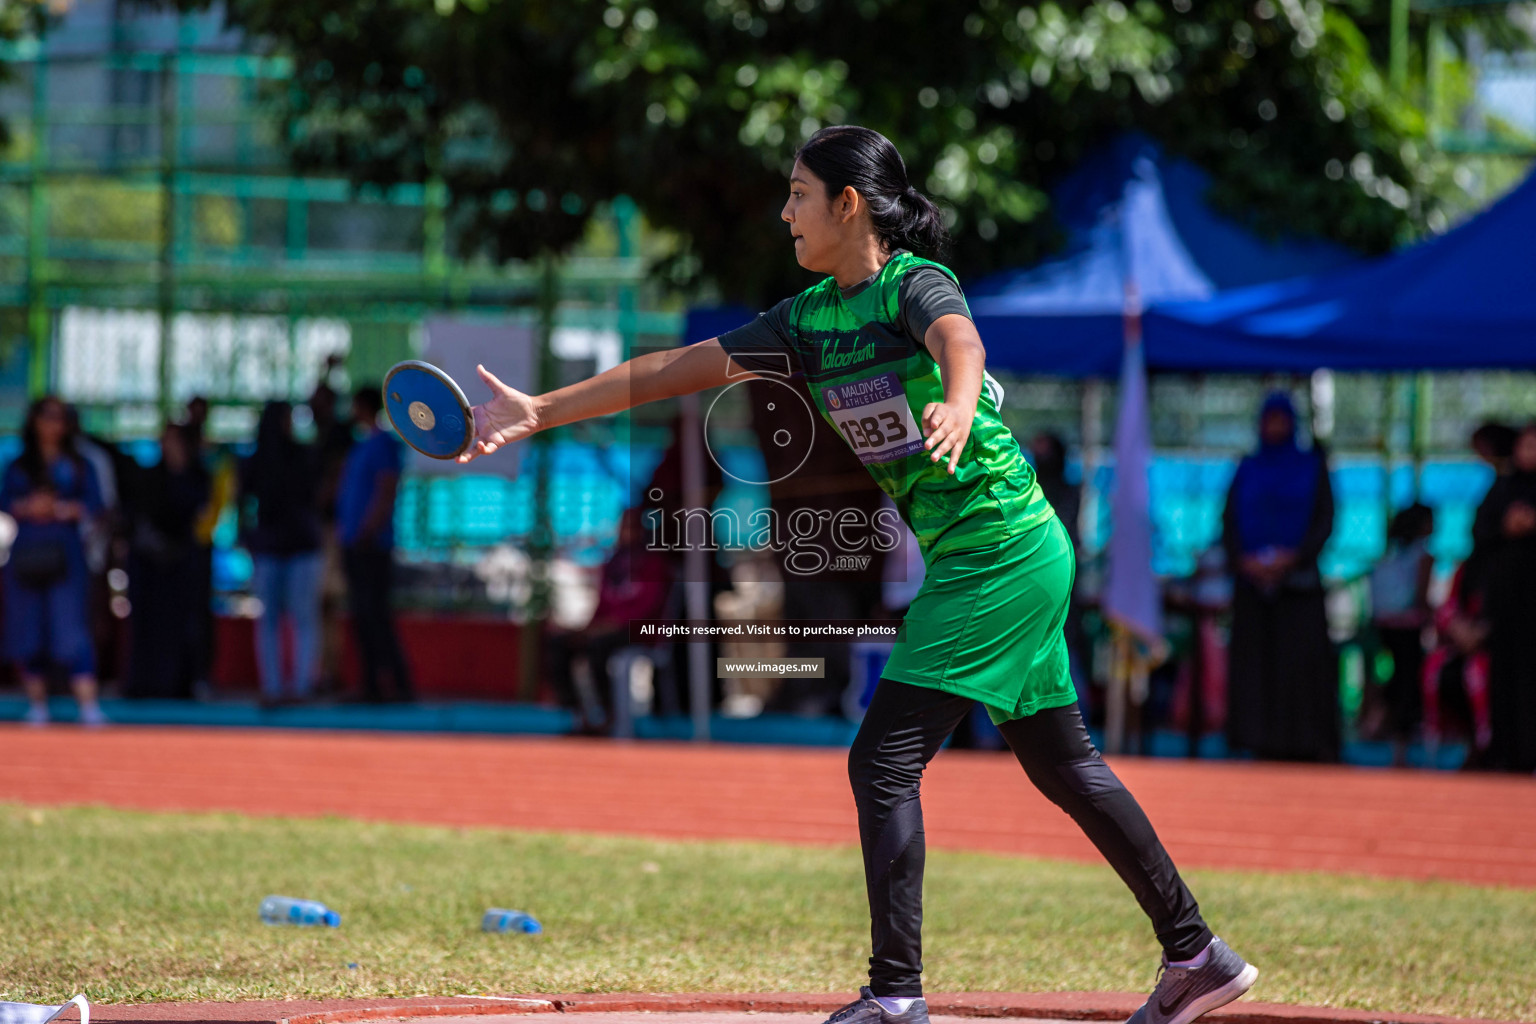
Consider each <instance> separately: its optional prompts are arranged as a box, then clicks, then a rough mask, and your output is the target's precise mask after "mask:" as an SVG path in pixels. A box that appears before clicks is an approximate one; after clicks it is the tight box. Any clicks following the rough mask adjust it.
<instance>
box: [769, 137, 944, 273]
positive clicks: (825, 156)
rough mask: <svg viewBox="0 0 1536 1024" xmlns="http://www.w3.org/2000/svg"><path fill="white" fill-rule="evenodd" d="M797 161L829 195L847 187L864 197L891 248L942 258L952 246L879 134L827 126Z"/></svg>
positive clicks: (934, 209) (935, 211)
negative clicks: (814, 176)
mask: <svg viewBox="0 0 1536 1024" xmlns="http://www.w3.org/2000/svg"><path fill="white" fill-rule="evenodd" d="M795 159H797V160H799V161H800V162H801V163H803V164H805V166H806V167H808V168H810V170H811V173H813V174H815V175H816V177H818V178H820V179H821V180H822V181H823V182H825V183H826V186H827V195H828V197H831V196H835V195H837V194H838V193H840V192H842V190H843V189H845V188H848V187H852V188H853V190H854V191H855V192H857V193H858V194H859V195H860V196H862V197H863V199H864V203H865V205H866V206H868V207H869V219H870V221H871V222H873V224H874V227H875V234H876V235H877V236H879V238H880V244H881V245H883V246H884V247H885V248H886V249H887V250H891V251H894V250H896V249H910V250H912V251H913V252H915V253H917V254H918V255H921V256H928V257H932V258H940V257H942V256H943V255H944V253H945V251H946V250H947V249H948V248H949V231H948V230H947V229H946V228H945V227H944V215H943V213H941V212H940V211H939V208H938V206H936V205H934V202H933V200H932V199H929V198H928V197H927V196H925V195H923V194H922V193H921V192H919V191H918V190H917V189H915V188H913V187H912V185H911V184H910V183H909V182H908V181H907V165H906V163H905V162H904V161H903V160H902V159H901V154H900V153H898V152H897V151H896V147H895V146H894V145H892V143H891V140H890V139H887V138H886V137H885V136H884V135H881V134H880V133H879V132H877V131H873V130H871V129H869V128H860V127H858V126H856V125H833V126H832V127H828V128H823V129H821V130H820V131H818V132H816V133H815V134H814V135H812V136H811V137H810V138H809V139H807V140H806V142H805V145H803V146H801V147H800V151H799V152H797V153H796V154H795Z"/></svg>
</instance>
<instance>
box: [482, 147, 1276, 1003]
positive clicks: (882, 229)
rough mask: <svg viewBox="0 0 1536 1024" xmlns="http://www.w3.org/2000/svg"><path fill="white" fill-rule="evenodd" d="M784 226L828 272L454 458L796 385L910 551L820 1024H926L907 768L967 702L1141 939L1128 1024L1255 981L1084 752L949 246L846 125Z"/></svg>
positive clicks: (1047, 525) (809, 161) (787, 208)
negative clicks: (851, 936)
mask: <svg viewBox="0 0 1536 1024" xmlns="http://www.w3.org/2000/svg"><path fill="white" fill-rule="evenodd" d="M782 216H783V219H784V221H785V222H786V223H787V224H788V225H789V232H790V235H791V236H792V237H793V239H794V247H795V258H796V259H797V260H799V262H800V265H801V266H803V267H805V268H806V269H807V270H811V271H814V272H817V273H821V274H826V275H828V276H827V277H826V278H825V279H824V280H822V281H821V282H820V283H819V284H816V285H813V286H812V287H810V288H808V289H806V290H805V291H803V292H801V293H800V294H799V295H797V296H795V297H793V298H790V299H785V300H784V301H783V302H780V303H779V304H778V305H776V306H774V307H773V308H772V309H770V310H769V311H768V312H767V313H764V314H762V315H761V316H759V317H758V318H757V320H755V321H754V322H752V323H750V324H747V325H746V326H744V327H741V328H739V329H737V330H734V331H730V332H728V333H726V334H724V335H721V336H720V337H718V338H712V339H710V340H708V341H703V342H699V343H698V344H695V345H689V346H685V347H681V348H677V349H673V350H670V351H665V352H656V353H652V354H648V355H644V356H639V357H637V358H635V359H631V360H629V361H627V362H625V363H622V364H620V365H619V366H616V367H614V368H613V369H611V370H608V371H605V372H604V373H601V374H598V375H597V376H595V377H592V378H590V379H588V380H585V381H582V382H580V383H577V384H572V385H571V386H569V387H564V388H560V389H559V390H557V391H551V392H549V393H547V394H543V395H526V394H523V393H521V392H519V391H517V390H515V389H513V388H510V387H507V386H506V385H505V384H503V383H501V382H500V381H499V380H497V379H496V378H495V377H494V376H492V375H491V374H490V373H489V372H488V371H486V370H485V369H484V367H481V368H480V375H481V377H482V378H483V379H484V380H485V383H486V384H487V385H488V386H489V387H490V389H491V391H492V392H493V397H492V398H491V399H490V400H489V401H488V402H486V403H485V404H484V405H480V406H476V407H475V409H474V419H475V439H474V441H472V442H471V447H470V449H469V451H467V452H465V454H464V455H462V456H460V460H461V461H465V462H467V461H469V460H471V459H473V458H476V457H478V456H481V455H486V454H489V453H491V452H494V451H495V450H496V449H498V448H500V447H501V446H502V445H506V444H511V443H513V442H515V441H517V440H520V439H521V438H525V437H527V436H528V435H530V434H532V433H534V432H535V431H539V430H546V429H548V428H550V427H556V426H559V425H561V424H565V423H571V422H573V421H576V420H581V419H586V418H588V417H591V416H605V415H609V414H612V413H617V412H619V411H621V410H623V409H626V408H629V407H631V406H633V405H639V404H642V403H644V402H650V401H654V400H656V399H661V398H670V397H675V396H678V395H684V394H688V393H690V392H694V391H701V390H704V389H706V388H712V387H720V386H724V385H727V384H730V383H732V382H734V381H736V380H740V379H741V378H742V377H743V376H745V375H748V374H751V373H753V372H754V371H755V372H757V373H758V374H759V375H767V374H774V375H776V376H778V377H780V378H782V377H785V376H787V375H788V373H789V372H796V371H797V372H800V373H803V374H804V378H805V381H806V385H807V387H808V389H809V391H810V396H811V398H812V400H813V401H814V402H815V403H816V406H817V407H818V409H819V411H820V412H821V414H822V415H823V416H824V417H826V419H827V420H828V421H829V422H831V423H832V424H833V425H834V426H835V427H837V428H838V430H839V432H840V433H841V434H842V436H843V437H844V438H845V439H846V440H847V441H848V442H849V444H850V445H851V446H852V447H853V449H854V452H855V454H857V455H858V456H859V458H860V460H861V461H862V462H863V463H864V464H865V467H866V468H867V469H868V470H869V472H870V474H871V475H872V476H873V477H874V478H875V481H876V482H877V483H878V484H879V485H880V487H881V488H882V489H883V490H884V491H885V492H886V493H887V494H888V495H890V497H891V499H892V500H893V501H894V502H895V504H896V507H897V509H898V510H899V511H900V513H901V515H902V517H903V519H905V520H906V522H907V523H908V525H909V526H911V528H912V530H913V532H914V533H915V534H916V536H917V539H918V544H919V546H920V548H921V550H922V552H923V557H924V561H925V563H926V566H927V573H926V575H925V577H924V580H923V584H922V588H921V590H920V591H919V592H918V595H917V597H916V598H915V600H914V601H913V602H912V605H911V609H910V611H909V612H908V613H907V616H906V620H905V627H904V636H903V637H902V638H900V639H899V640H898V642H897V643H896V645H895V649H894V651H893V652H892V654H891V657H890V661H889V663H888V664H887V666H886V669H885V672H884V673H883V675H882V677H881V680H880V684H879V686H878V687H876V689H875V693H874V696H873V698H872V700H871V702H870V706H869V711H868V713H867V714H866V715H865V717H864V722H863V724H862V725H861V726H860V728H859V733H858V736H857V738H856V739H855V740H854V742H853V748H852V750H851V751H850V752H849V757H848V777H849V780H850V782H851V783H852V785H853V794H854V800H855V802H856V804H857V807H858V815H859V837H860V841H861V843H862V845H863V850H864V873H865V882H866V886H867V888H868V895H869V911H870V931H871V936H872V939H873V947H874V950H873V956H871V957H870V960H869V985H868V986H867V987H865V988H863V989H862V990H861V991H860V998H859V999H857V1000H855V1001H854V1002H852V1003H849V1004H848V1005H847V1006H845V1007H844V1008H843V1009H841V1010H839V1011H838V1012H837V1013H835V1014H833V1015H832V1017H831V1018H830V1020H829V1024H832V1022H836V1024H927V1021H928V1009H927V1004H926V1003H925V1002H924V1001H923V999H922V994H923V989H922V980H921V972H922V943H921V927H922V896H923V860H924V842H923V818H922V809H921V806H920V804H919V801H918V788H919V783H920V782H921V779H922V775H923V769H924V768H925V767H926V766H927V764H928V762H929V760H930V759H932V758H933V756H934V754H935V753H937V752H938V750H939V747H940V746H941V745H942V744H943V743H944V741H945V739H946V738H947V737H948V736H949V734H950V733H951V732H952V731H953V730H954V729H955V727H956V726H957V725H958V724H959V722H960V720H961V719H962V718H964V717H965V715H966V714H967V713H968V712H969V711H970V709H971V707H972V706H973V702H974V701H981V702H982V703H983V704H984V705H986V707H987V710H988V712H989V714H990V715H991V717H992V720H993V721H994V722H996V723H997V726H998V728H999V729H1000V730H1001V732H1002V734H1003V736H1004V738H1005V739H1006V740H1007V742H1008V745H1009V747H1010V748H1012V750H1013V753H1014V755H1015V756H1016V757H1017V758H1018V760H1019V763H1020V764H1021V765H1023V767H1024V771H1025V772H1026V773H1027V774H1028V776H1029V779H1030V781H1031V782H1033V783H1034V784H1035V786H1036V787H1038V788H1039V789H1040V791H1041V792H1043V793H1044V794H1045V795H1046V796H1047V797H1049V798H1050V799H1051V800H1052V801H1054V802H1055V803H1056V804H1057V805H1058V806H1060V807H1061V808H1062V809H1063V810H1065V811H1066V812H1067V813H1068V814H1070V815H1071V816H1072V818H1073V819H1074V820H1075V821H1076V822H1077V824H1078V825H1079V827H1081V828H1082V830H1083V832H1084V833H1086V834H1087V836H1088V838H1089V839H1091V840H1092V841H1093V843H1094V845H1095V846H1097V847H1098V849H1099V851H1100V852H1101V853H1102V854H1103V855H1104V857H1105V859H1106V860H1108V861H1109V863H1110V864H1111V865H1112V866H1113V867H1114V869H1115V870H1116V871H1117V872H1118V873H1119V875H1120V877H1121V878H1122V879H1123V880H1124V881H1125V883H1126V885H1128V886H1129V887H1130V889H1131V891H1132V892H1133V893H1134V894H1135V896H1136V899H1137V901H1138V902H1139V903H1140V904H1141V907H1142V910H1144V911H1145V912H1146V914H1147V916H1148V917H1149V918H1151V921H1152V927H1153V930H1154V931H1155V933H1156V935H1157V939H1158V941H1159V943H1161V945H1162V948H1163V967H1162V970H1161V971H1160V977H1159V978H1158V983H1157V986H1156V988H1155V989H1154V991H1153V993H1152V995H1151V996H1150V997H1149V998H1148V999H1147V1001H1146V1003H1145V1004H1144V1005H1143V1006H1142V1007H1141V1008H1140V1009H1139V1010H1137V1011H1136V1013H1135V1014H1134V1015H1133V1016H1132V1018H1131V1022H1132V1024H1188V1022H1189V1021H1192V1020H1194V1019H1195V1018H1196V1017H1198V1016H1200V1015H1201V1014H1203V1013H1205V1012H1207V1011H1208V1010H1211V1009H1214V1008H1215V1007H1217V1006H1221V1005H1223V1004H1225V1003H1228V1002H1230V1001H1232V1000H1233V999H1236V998H1237V997H1238V996H1240V995H1242V994H1243V993H1244V992H1246V991H1247V990H1248V989H1249V987H1250V986H1252V985H1253V982H1254V980H1255V978H1257V976H1258V971H1257V970H1256V969H1255V968H1253V967H1252V966H1250V965H1249V964H1247V963H1245V962H1244V961H1243V959H1242V958H1241V957H1239V956H1238V955H1237V954H1236V953H1235V952H1233V951H1232V950H1231V949H1230V948H1228V947H1227V946H1226V944H1225V943H1223V942H1222V941H1221V940H1220V939H1219V938H1216V937H1215V936H1214V935H1213V934H1212V933H1211V930H1210V929H1209V928H1208V927H1207V926H1206V924H1205V921H1204V920H1202V918H1201V916H1200V911H1199V908H1198V907H1197V906H1196V904H1195V899H1194V897H1193V896H1191V895H1190V892H1189V890H1188V889H1187V888H1186V887H1185V885H1184V882H1183V880H1182V879H1180V877H1179V874H1178V871H1177V870H1176V869H1175V868H1174V866H1173V862H1172V861H1171V860H1170V859H1169V857H1168V854H1167V853H1166V852H1165V851H1164V849H1163V846H1162V843H1160V842H1159V841H1158V838H1157V834H1156V833H1155V832H1154V831H1153V829H1152V825H1151V823H1150V822H1148V820H1147V817H1146V815H1145V814H1143V813H1142V810H1141V808H1140V807H1139V806H1138V805H1137V803H1136V801H1135V800H1134V799H1133V798H1132V796H1131V794H1130V793H1129V792H1127V791H1126V789H1125V787H1124V785H1122V784H1121V782H1120V780H1119V779H1118V778H1116V777H1115V774H1114V773H1113V772H1112V771H1110V769H1109V767H1108V766H1107V765H1106V764H1105V763H1104V761H1103V759H1102V758H1101V757H1100V756H1099V752H1098V751H1097V750H1095V749H1094V747H1093V745H1092V743H1091V742H1090V741H1089V738H1088V732H1087V730H1086V728H1085V727H1084V725H1083V720H1082V717H1081V715H1080V714H1079V713H1078V709H1077V704H1076V699H1077V698H1076V694H1075V693H1074V691H1073V688H1072V681H1071V678H1070V676H1069V675H1068V672H1067V649H1066V645H1065V642H1064V640H1063V634H1062V624H1063V622H1064V621H1065V619H1066V615H1067V599H1068V596H1069V595H1070V593H1071V590H1072V583H1073V578H1074V574H1075V571H1076V570H1075V561H1074V558H1073V553H1072V546H1071V543H1070V542H1069V541H1068V539H1067V534H1066V530H1065V529H1064V528H1063V527H1062V524H1061V522H1060V521H1059V520H1058V519H1057V518H1056V515H1055V513H1054V512H1053V511H1052V509H1051V506H1050V504H1049V503H1048V502H1047V501H1046V500H1045V498H1044V496H1043V495H1042V494H1041V492H1040V488H1039V486H1038V485H1037V484H1036V482H1035V475H1034V471H1033V470H1032V469H1031V468H1030V466H1029V463H1027V462H1026V461H1025V460H1024V457H1023V455H1022V453H1021V452H1020V450H1019V446H1018V444H1017V442H1016V441H1015V440H1014V438H1013V435H1012V434H1011V433H1009V431H1008V428H1007V427H1005V426H1004V425H1003V423H1002V421H1001V419H999V417H998V404H999V402H1000V401H1001V398H1002V389H1001V388H1000V387H999V386H998V385H997V382H996V381H995V380H993V379H992V377H991V376H990V375H988V374H987V372H986V370H985V368H984V364H985V360H986V352H985V350H984V349H983V348H982V343H981V339H980V337H979V336H978V335H977V333H976V329H975V326H974V325H973V324H972V322H971V319H970V312H969V310H968V308H967V306H966V303H965V299H964V297H963V296H962V295H961V292H960V288H959V285H958V284H957V283H956V280H955V276H954V274H953V273H951V272H950V271H949V270H948V269H947V268H945V267H943V266H941V265H940V264H938V263H934V262H930V261H929V260H925V259H922V258H920V257H918V256H916V255H914V250H915V251H918V252H933V253H937V252H938V251H939V250H941V249H942V247H943V244H944V243H945V241H946V237H945V231H944V226H943V221H942V219H941V217H940V214H939V210H938V209H937V208H936V207H935V206H934V205H933V203H932V202H931V201H929V200H928V199H927V198H926V197H925V196H923V195H922V194H921V193H919V192H918V191H917V190H916V189H914V188H912V186H911V185H909V184H908V182H907V171H906V165H905V164H904V163H903V162H902V159H901V156H900V154H899V153H897V151H896V148H895V146H893V145H892V144H891V143H890V141H889V140H887V139H886V138H885V137H884V136H882V135H880V134H879V133H878V132H874V131H871V130H869V129H867V128H858V127H851V126H839V127H831V128H823V129H822V130H820V131H818V132H817V133H816V134H815V135H813V136H811V138H810V140H809V141H807V142H806V144H805V145H804V146H803V147H802V148H801V149H800V152H799V153H798V154H796V159H795V164H794V169H793V171H792V172H791V177H790V181H789V200H788V202H786V203H785V204H784V210H783V214H782Z"/></svg>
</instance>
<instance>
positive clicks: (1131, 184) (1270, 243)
mask: <svg viewBox="0 0 1536 1024" xmlns="http://www.w3.org/2000/svg"><path fill="white" fill-rule="evenodd" d="M1209 185H1210V179H1209V178H1208V176H1207V175H1206V174H1205V173H1204V172H1203V171H1201V170H1200V169H1199V168H1197V167H1195V166H1194V165H1192V164H1190V163H1188V162H1187V161H1184V160H1178V159H1174V158H1171V157H1169V156H1167V155H1166V154H1164V153H1163V152H1162V151H1161V150H1160V149H1159V147H1158V146H1157V145H1156V144H1155V143H1153V142H1152V141H1151V140H1149V139H1147V138H1145V137H1144V136H1140V135H1135V134H1131V135H1126V136H1122V137H1120V138H1119V139H1117V140H1115V141H1114V142H1113V143H1112V144H1110V145H1108V146H1105V147H1104V148H1103V149H1101V150H1099V151H1098V152H1097V153H1095V154H1093V155H1091V156H1089V157H1088V158H1087V159H1085V160H1084V161H1083V162H1082V164H1080V165H1079V166H1078V168H1077V169H1076V170H1075V171H1074V172H1073V173H1072V174H1070V175H1068V176H1067V177H1066V178H1065V179H1064V180H1063V181H1062V182H1061V184H1060V185H1059V186H1058V187H1056V188H1055V189H1054V190H1053V191H1052V200H1053V204H1054V210H1055V212H1056V216H1057V219H1058V220H1059V221H1060V222H1061V223H1062V225H1063V226H1064V227H1065V229H1066V231H1067V235H1068V246H1067V250H1066V252H1065V253H1064V254H1063V255H1062V256H1060V257H1059V258H1057V259H1053V260H1051V261H1049V262H1047V263H1044V264H1041V265H1039V266H1035V267H1030V268H1027V269H1023V270H1014V271H1005V272H1003V273H1000V274H995V275H992V276H991V277H988V278H985V279H983V280H981V281H978V282H975V283H974V284H972V285H969V286H968V287H967V289H966V296H967V299H968V300H969V301H970V304H971V312H972V313H973V314H974V315H975V318H976V324H977V328H978V330H979V331H980V332H981V336H982V339H983V341H985V343H986V345H987V365H988V367H989V368H993V369H1003V370H1012V371H1014V372H1017V373H1030V374H1049V375H1055V376H1068V377H1090V376H1097V377H1112V376H1114V375H1115V374H1116V373H1117V372H1118V370H1119V368H1120V359H1121V349H1122V347H1123V345H1124V326H1123V315H1124V311H1125V308H1126V302H1127V289H1128V286H1130V285H1131V283H1133V282H1134V287H1135V292H1136V296H1135V298H1136V301H1137V302H1138V303H1139V304H1140V305H1141V306H1143V307H1145V306H1147V305H1150V304H1152V303H1156V302H1170V301H1181V300H1183V301H1190V300H1203V299H1207V298H1209V297H1211V296H1213V295H1215V294H1217V293H1218V292H1219V291H1220V290H1221V289H1225V288H1235V287H1241V286H1244V285H1252V284H1256V283H1258V282H1262V281H1273V280H1277V279H1280V278H1289V277H1294V276H1296V275H1298V274H1305V273H1316V272H1319V271H1324V270H1331V269H1334V268H1338V267H1343V266H1346V265H1348V264H1350V263H1352V262H1354V260H1355V259H1356V257H1355V256H1354V255H1353V254H1352V253H1351V252H1349V250H1347V249H1344V248H1342V247H1339V246H1337V245H1333V244H1331V243H1326V242H1320V241H1306V240H1299V239H1289V238H1288V239H1278V240H1266V239H1264V238H1261V237H1259V236H1258V235H1256V234H1254V233H1252V232H1251V231H1249V230H1247V229H1246V228H1244V227H1242V226H1241V225H1239V224H1237V223H1236V222H1234V221H1231V220H1229V219H1227V218H1225V217H1222V216H1221V215H1219V214H1217V213H1216V212H1214V211H1213V210H1212V209H1211V208H1210V207H1209V206H1208V205H1207V203H1206V201H1205V195H1206V192H1207V190H1208V189H1209ZM1147 355H1148V359H1149V363H1152V364H1153V365H1154V368H1155V361H1154V360H1153V358H1152V352H1151V349H1150V346H1149V348H1148V353H1147Z"/></svg>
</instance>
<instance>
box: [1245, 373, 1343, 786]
mask: <svg viewBox="0 0 1536 1024" xmlns="http://www.w3.org/2000/svg"><path fill="white" fill-rule="evenodd" d="M1259 441H1260V443H1259V449H1258V451H1256V452H1254V453H1253V454H1251V455H1249V456H1247V457H1246V458H1244V459H1243V461H1242V463H1241V464H1240V465H1239V466H1238V467H1237V473H1236V475H1234V476H1233V478H1232V487H1231V490H1229V491H1228V493H1227V506H1226V511H1225V512H1224V514H1223V516H1222V523H1223V527H1224V530H1223V538H1222V539H1223V543H1224V544H1225V546H1226V551H1227V564H1228V565H1230V566H1232V567H1233V569H1234V570H1235V573H1236V578H1237V579H1236V586H1235V587H1234V588H1233V595H1232V642H1231V646H1230V648H1229V651H1228V658H1229V665H1228V673H1227V675H1228V679H1229V683H1228V686H1229V694H1228V706H1227V743H1228V745H1229V746H1230V747H1233V748H1234V749H1238V750H1248V751H1252V752H1253V754H1254V755H1255V756H1257V757H1261V758H1267V759H1275V760H1289V761H1336V760H1338V757H1339V733H1340V727H1339V699H1338V680H1339V672H1338V656H1337V654H1336V652H1335V651H1334V648H1333V643H1332V641H1331V640H1330V639H1329V637H1328V618H1327V612H1326V609H1325V607H1324V592H1323V582H1322V576H1321V574H1320V573H1319V572H1318V568H1317V559H1318V556H1319V555H1320V554H1321V553H1322V550H1323V545H1324V544H1325V543H1326V542H1327V540H1328V536H1329V534H1331V533H1332V532H1333V489H1332V487H1330V485H1329V481H1328V461H1327V459H1326V458H1325V457H1324V455H1323V453H1322V452H1321V451H1320V450H1318V449H1317V448H1309V449H1305V450H1303V449H1302V448H1301V447H1300V446H1299V445H1298V444H1297V443H1296V410H1295V408H1294V407H1293V406H1292V405H1291V401H1290V399H1289V398H1287V397H1286V396H1285V395H1283V394H1278V393H1277V394H1273V395H1271V396H1269V398H1268V399H1266V400H1265V402H1264V407H1263V410H1262V411H1261V412H1260V414H1259Z"/></svg>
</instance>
